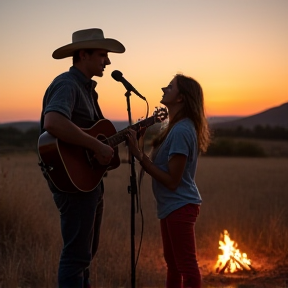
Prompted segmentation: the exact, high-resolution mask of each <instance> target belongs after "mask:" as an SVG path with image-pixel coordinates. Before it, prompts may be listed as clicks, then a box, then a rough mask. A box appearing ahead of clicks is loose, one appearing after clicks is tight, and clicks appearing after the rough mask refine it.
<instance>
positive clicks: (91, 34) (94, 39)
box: [52, 28, 125, 59]
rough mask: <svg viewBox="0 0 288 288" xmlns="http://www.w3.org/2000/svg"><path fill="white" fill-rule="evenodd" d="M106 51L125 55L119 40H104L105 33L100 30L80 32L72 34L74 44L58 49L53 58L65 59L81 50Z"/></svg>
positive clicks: (92, 29) (93, 29)
mask: <svg viewBox="0 0 288 288" xmlns="http://www.w3.org/2000/svg"><path fill="white" fill-rule="evenodd" d="M97 48H98V49H106V50H108V51H109V52H114V53H123V52H125V47H124V46H123V45H122V44H121V43H120V42H119V41H117V40H115V39H110V38H104V34H103V31H102V30H101V29H98V28H91V29H85V30H79V31H76V32H74V33H73V34H72V43H71V44H68V45H65V46H62V47H60V48H58V49H56V50H55V51H54V52H53V54H52V57H53V58H54V59H63V58H66V57H70V56H73V54H74V52H75V51H77V50H80V49H97Z"/></svg>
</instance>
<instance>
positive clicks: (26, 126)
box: [0, 121, 129, 132]
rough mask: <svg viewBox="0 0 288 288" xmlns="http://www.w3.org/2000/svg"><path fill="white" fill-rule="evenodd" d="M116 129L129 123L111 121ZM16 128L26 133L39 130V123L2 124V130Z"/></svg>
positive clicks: (0, 125)
mask: <svg viewBox="0 0 288 288" xmlns="http://www.w3.org/2000/svg"><path fill="white" fill-rule="evenodd" d="M111 122H112V123H113V125H114V127H115V129H116V131H119V130H122V129H124V128H126V127H127V126H129V125H128V124H129V123H128V121H111ZM3 127H5V128H8V127H12V128H16V129H18V130H20V131H22V132H26V131H28V130H30V129H39V122H38V121H23V122H8V123H0V128H3Z"/></svg>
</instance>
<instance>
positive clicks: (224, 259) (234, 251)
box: [215, 230, 254, 274]
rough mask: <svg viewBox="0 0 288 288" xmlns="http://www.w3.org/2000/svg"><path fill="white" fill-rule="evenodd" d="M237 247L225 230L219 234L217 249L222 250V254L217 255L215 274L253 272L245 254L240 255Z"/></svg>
mask: <svg viewBox="0 0 288 288" xmlns="http://www.w3.org/2000/svg"><path fill="white" fill-rule="evenodd" d="M237 246H238V245H237V243H236V242H235V241H233V240H231V238H230V236H229V233H228V231H227V230H224V232H223V233H221V234H220V240H219V249H220V250H222V254H221V255H218V261H217V263H216V265H215V269H216V272H217V273H220V274H223V273H235V272H238V271H252V270H254V269H253V267H252V266H251V260H250V259H248V256H247V254H246V253H241V252H240V250H239V249H238V248H237Z"/></svg>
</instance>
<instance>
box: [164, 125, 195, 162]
mask: <svg viewBox="0 0 288 288" xmlns="http://www.w3.org/2000/svg"><path fill="white" fill-rule="evenodd" d="M193 132H194V131H193V130H192V129H189V128H187V127H185V126H178V127H177V126H176V127H174V129H172V130H171V133H170V135H169V142H170V143H169V153H168V158H169V159H170V158H171V156H172V155H174V154H183V155H185V156H187V157H188V156H189V155H191V154H192V151H193V150H194V146H195V145H196V143H195V141H194V137H193Z"/></svg>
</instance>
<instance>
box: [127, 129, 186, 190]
mask: <svg viewBox="0 0 288 288" xmlns="http://www.w3.org/2000/svg"><path fill="white" fill-rule="evenodd" d="M129 131H130V134H129V135H128V140H129V149H130V152H131V153H132V154H133V155H134V156H135V158H136V159H137V160H138V161H139V162H140V164H141V166H142V167H143V168H144V170H145V171H146V172H147V173H148V174H149V175H151V176H152V177H153V178H154V179H155V180H157V181H159V182H160V183H162V184H163V185H164V186H165V187H166V188H168V189H169V190H176V188H177V187H178V186H179V184H180V181H181V178H182V175H183V172H184V169H185V165H186V161H187V156H186V155H184V154H174V155H173V156H172V157H171V158H170V160H169V162H168V171H167V172H166V171H163V170H161V169H159V168H158V167H157V166H156V165H154V164H153V163H152V162H151V160H150V159H149V157H148V156H147V155H145V154H144V153H143V152H141V151H140V150H139V148H138V143H137V139H136V132H135V131H133V130H129Z"/></svg>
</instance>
